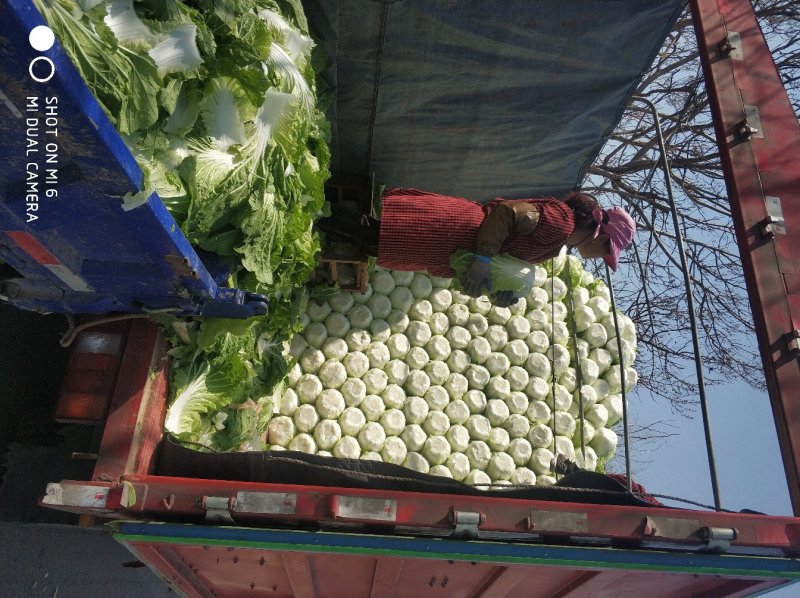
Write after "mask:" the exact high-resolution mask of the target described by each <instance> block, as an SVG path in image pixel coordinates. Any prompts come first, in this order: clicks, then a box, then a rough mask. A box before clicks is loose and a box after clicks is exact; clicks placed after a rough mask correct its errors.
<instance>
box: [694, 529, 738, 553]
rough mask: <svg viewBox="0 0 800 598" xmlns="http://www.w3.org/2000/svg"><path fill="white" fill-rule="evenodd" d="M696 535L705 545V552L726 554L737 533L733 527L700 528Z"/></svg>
mask: <svg viewBox="0 0 800 598" xmlns="http://www.w3.org/2000/svg"><path fill="white" fill-rule="evenodd" d="M698 535H699V536H700V540H702V541H703V542H705V543H706V546H705V548H704V550H705V551H706V552H728V551H729V550H730V549H731V542H733V541H734V540H735V539H736V537H737V536H738V532H737V531H736V528H733V527H702V528H700V531H699V532H698Z"/></svg>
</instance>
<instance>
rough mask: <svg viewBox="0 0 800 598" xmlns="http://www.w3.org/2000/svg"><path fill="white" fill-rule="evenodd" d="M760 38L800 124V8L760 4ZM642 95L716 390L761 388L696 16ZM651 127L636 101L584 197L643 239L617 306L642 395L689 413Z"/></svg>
mask: <svg viewBox="0 0 800 598" xmlns="http://www.w3.org/2000/svg"><path fill="white" fill-rule="evenodd" d="M754 6H755V8H756V12H757V14H758V16H759V20H760V23H761V27H762V30H763V31H764V34H765V36H766V38H767V40H768V42H769V44H770V47H771V49H772V51H773V56H774V59H775V63H776V65H777V67H778V70H779V72H780V74H781V77H782V78H783V81H784V84H785V86H786V88H787V90H788V92H789V95H790V98H791V99H792V102H793V105H794V108H795V112H800V0H756V1H755V2H754ZM637 95H638V96H642V97H645V98H647V99H649V100H650V101H651V102H653V103H654V104H655V105H656V106H657V107H658V109H659V113H660V115H661V124H662V127H663V130H664V137H665V140H666V143H667V146H668V155H669V160H670V163H671V166H672V174H673V186H674V190H675V202H676V204H677V208H678V211H679V214H680V221H681V227H682V234H683V236H684V244H685V247H686V252H687V259H688V264H689V271H690V275H691V279H692V282H693V292H694V296H695V304H696V311H697V316H698V318H699V327H700V335H701V339H702V347H703V358H704V359H703V363H704V371H705V374H706V376H707V378H706V382H707V384H710V385H713V384H717V383H722V382H727V381H730V380H732V379H742V380H744V381H746V382H747V383H748V384H750V385H751V386H753V387H755V388H763V387H764V377H763V373H762V371H761V365H760V364H761V361H760V359H759V358H758V356H757V355H756V352H755V347H754V345H753V343H750V342H747V340H746V338H747V337H746V335H750V334H752V333H753V321H752V317H751V312H750V305H749V302H748V299H747V290H746V288H745V283H744V276H743V273H742V266H741V262H740V259H739V253H738V248H737V246H736V242H735V238H734V233H733V222H732V219H731V215H730V206H729V204H728V200H727V193H726V189H725V181H724V176H723V174H722V168H721V165H720V158H719V152H718V148H717V145H716V140H715V137H714V128H713V123H712V121H711V114H710V112H709V108H708V97H707V94H706V90H705V86H704V83H703V75H702V70H701V66H700V61H699V56H698V50H697V42H696V38H695V35H694V29H693V25H692V19H691V16H690V14H689V12H688V10H687V12H686V13H685V14H684V15H683V16H682V17H681V18H680V19H679V20H678V22H677V23H676V24H675V27H674V28H673V30H672V31H671V33H670V34H669V36H668V38H667V40H666V42H665V44H664V46H663V48H662V50H661V52H660V53H659V55H658V56H657V58H656V60H655V61H654V64H653V66H652V68H651V69H650V71H649V72H648V73H647V74H646V75H645V77H644V78H643V80H642V82H641V85H640V86H639V89H638V90H637ZM658 160H659V151H658V144H657V140H656V132H655V129H654V123H653V119H652V116H651V115H650V113H649V112H648V111H647V109H646V107H645V106H644V105H643V104H641V103H638V102H637V101H633V102H632V103H631V105H630V106H629V108H628V110H627V111H626V113H625V115H624V117H623V119H622V121H621V123H620V124H619V126H618V127H617V129H616V131H615V132H614V133H613V135H612V136H611V138H610V139H609V141H608V143H607V144H606V146H605V147H604V149H603V151H602V152H601V154H600V156H599V157H598V159H597V160H596V162H595V164H594V165H593V166H592V167H591V169H590V171H589V173H588V177H587V180H586V181H585V182H584V189H586V190H588V191H590V192H593V193H595V194H596V195H598V196H600V197H601V198H604V201H605V203H607V204H615V205H623V206H625V207H626V208H627V209H628V210H629V211H630V212H631V213H632V214H633V215H634V218H635V219H636V220H637V222H638V223H639V231H640V234H639V235H637V239H636V243H635V245H634V246H633V248H632V249H631V250H629V251H628V252H626V260H627V263H626V264H625V268H622V272H623V275H622V278H621V279H620V280H618V281H617V285H616V287H617V288H616V290H617V302H618V305H619V307H620V308H621V309H623V310H624V311H625V312H626V313H628V314H629V315H630V316H631V317H632V318H633V319H634V320H635V321H636V323H637V326H638V331H639V358H638V360H637V363H636V367H637V370H638V372H639V374H640V382H639V383H640V384H641V385H642V386H643V387H645V388H647V389H648V390H649V391H650V392H652V393H653V394H655V395H657V396H661V397H664V398H666V399H669V400H670V401H671V402H672V405H673V408H674V409H675V410H676V411H678V412H680V413H683V414H686V415H688V414H690V413H691V410H692V408H691V405H692V404H693V403H694V402H695V401H694V400H693V398H692V397H693V396H695V395H696V392H697V390H696V389H697V384H696V381H695V369H694V354H693V348H692V341H691V337H690V335H689V333H688V330H689V314H688V310H687V307H686V298H685V290H684V285H683V275H682V273H681V269H680V261H679V258H678V257H677V256H678V254H677V249H676V239H675V234H674V228H673V224H672V216H671V214H670V212H669V202H668V199H667V194H666V190H665V189H666V188H665V185H664V178H663V176H662V173H661V169H660V167H659V163H658Z"/></svg>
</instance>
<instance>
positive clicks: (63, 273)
mask: <svg viewBox="0 0 800 598" xmlns="http://www.w3.org/2000/svg"><path fill="white" fill-rule="evenodd" d="M44 267H45V268H47V269H48V270H50V271H51V272H52V273H53V274H55V275H56V276H58V277H59V278H60V279H61V280H62V281H63V282H65V283H67V286H68V287H69V288H71V289H72V290H73V291H78V292H80V293H90V292H92V291H93V290H94V289H93V288H92V287H90V286H89V285H88V284H86V281H85V280H83V278H81V277H80V276H78V275H77V274H75V273H74V272H73V271H72V270H70V269H69V268H67V267H66V266H65V265H64V264H45V266H44Z"/></svg>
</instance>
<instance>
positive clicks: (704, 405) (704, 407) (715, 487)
mask: <svg viewBox="0 0 800 598" xmlns="http://www.w3.org/2000/svg"><path fill="white" fill-rule="evenodd" d="M633 99H634V100H638V101H639V102H642V103H643V104H646V105H647V106H648V108H649V109H650V112H651V113H652V114H653V120H654V121H655V126H656V136H657V139H658V147H659V149H660V150H661V166H662V167H663V169H664V181H665V182H666V186H667V196H668V198H669V205H670V211H671V212H672V224H673V225H674V227H675V241H676V243H677V245H678V254H679V255H680V258H681V270H682V271H683V283H684V285H685V286H686V304H687V309H688V310H689V325H690V328H691V332H692V344H693V345H694V365H695V369H696V372H697V386H698V391H699V394H700V410H701V412H702V416H703V431H704V432H705V437H706V452H707V454H708V469H709V473H710V474H711V490H712V492H713V493H714V507H715V508H716V509H717V510H718V511H719V510H720V509H721V508H722V507H721V504H720V498H719V484H718V481H717V466H716V460H715V459H714V445H713V442H712V440H711V422H710V418H709V414H708V401H707V399H706V385H705V378H704V376H703V361H702V355H701V353H700V337H699V335H698V333H697V317H696V315H695V309H694V295H693V293H692V281H691V277H690V276H689V266H688V264H687V261H686V250H685V248H684V245H683V233H681V227H680V221H679V219H678V210H677V208H676V206H675V196H674V194H673V192H672V176H671V174H670V168H669V158H668V157H667V148H666V146H665V144H664V135H663V134H662V132H661V120H660V119H659V117H658V109H657V108H656V105H655V104H653V102H651V101H650V100H648V99H646V98H642V97H638V96H636V97H634V98H633Z"/></svg>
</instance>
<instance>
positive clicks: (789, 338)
mask: <svg viewBox="0 0 800 598" xmlns="http://www.w3.org/2000/svg"><path fill="white" fill-rule="evenodd" d="M783 338H784V340H785V341H786V349H787V350H788V351H789V354H790V355H791V356H792V357H800V330H792V331H791V332H787V333H786V334H784V335H783Z"/></svg>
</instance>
